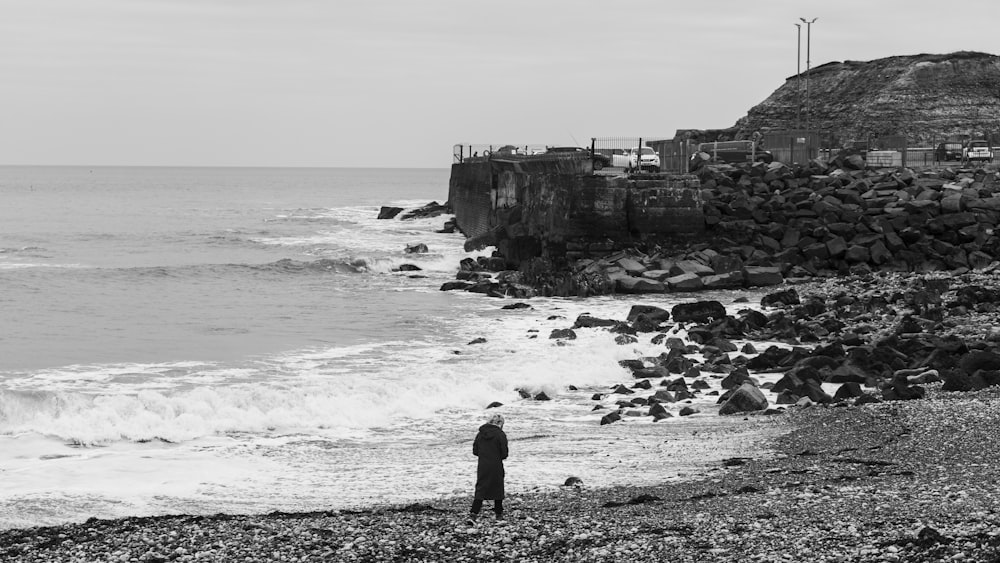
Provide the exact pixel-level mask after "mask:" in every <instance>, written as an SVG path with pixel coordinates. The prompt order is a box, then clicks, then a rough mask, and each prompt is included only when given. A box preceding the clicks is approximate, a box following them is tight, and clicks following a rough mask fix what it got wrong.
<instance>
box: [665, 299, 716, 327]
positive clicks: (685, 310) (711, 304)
mask: <svg viewBox="0 0 1000 563" xmlns="http://www.w3.org/2000/svg"><path fill="white" fill-rule="evenodd" d="M670 315H671V316H672V317H673V318H674V320H675V321H677V322H679V323H687V322H695V323H702V324H704V323H708V322H711V321H712V319H722V318H725V316H726V308H725V307H724V306H723V305H722V303H719V302H718V301H695V302H693V303H678V304H677V305H674V307H673V309H671V311H670Z"/></svg>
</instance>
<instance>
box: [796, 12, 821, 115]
mask: <svg viewBox="0 0 1000 563" xmlns="http://www.w3.org/2000/svg"><path fill="white" fill-rule="evenodd" d="M799 19H800V20H802V23H804V24H806V130H807V131H808V130H809V78H810V76H809V69H810V68H811V64H810V63H811V62H812V60H811V59H812V57H811V56H810V51H811V45H812V24H813V22H815V21H816V20H818V19H819V18H813V19H811V20H807V19H805V18H799ZM799 29H801V28H799Z"/></svg>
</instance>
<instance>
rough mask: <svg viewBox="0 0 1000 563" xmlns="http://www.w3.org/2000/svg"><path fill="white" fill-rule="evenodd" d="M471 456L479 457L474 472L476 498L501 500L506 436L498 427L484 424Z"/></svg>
mask: <svg viewBox="0 0 1000 563" xmlns="http://www.w3.org/2000/svg"><path fill="white" fill-rule="evenodd" d="M472 454H473V455H475V456H477V457H479V468H478V469H477V471H476V498H477V499H482V500H500V499H503V496H504V495H503V477H504V470H503V460H505V459H507V435H506V434H504V432H503V430H501V429H500V428H499V427H498V426H494V425H492V424H484V425H482V426H480V427H479V434H476V440H475V441H474V442H473V443H472Z"/></svg>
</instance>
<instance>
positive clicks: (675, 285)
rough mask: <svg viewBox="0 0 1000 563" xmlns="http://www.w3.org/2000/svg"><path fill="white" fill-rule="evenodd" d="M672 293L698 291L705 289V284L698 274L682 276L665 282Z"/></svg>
mask: <svg viewBox="0 0 1000 563" xmlns="http://www.w3.org/2000/svg"><path fill="white" fill-rule="evenodd" d="M663 282H664V283H665V284H667V287H668V288H670V291H698V290H700V289H703V288H704V287H705V282H704V281H703V280H702V278H701V276H699V275H698V274H681V275H679V276H671V277H669V278H667V279H665V280H663Z"/></svg>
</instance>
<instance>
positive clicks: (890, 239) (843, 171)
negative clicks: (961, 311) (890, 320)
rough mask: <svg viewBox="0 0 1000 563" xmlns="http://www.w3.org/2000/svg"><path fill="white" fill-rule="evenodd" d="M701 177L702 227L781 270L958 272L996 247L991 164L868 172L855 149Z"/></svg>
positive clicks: (998, 214) (999, 205) (706, 171)
mask: <svg viewBox="0 0 1000 563" xmlns="http://www.w3.org/2000/svg"><path fill="white" fill-rule="evenodd" d="M698 174H699V179H700V180H701V185H702V194H703V197H704V200H705V202H706V204H705V208H704V213H705V221H706V225H707V227H708V228H709V229H711V230H712V231H713V232H714V233H716V234H717V235H723V236H726V237H730V238H733V239H734V240H736V241H738V242H739V243H740V244H746V245H750V246H751V247H752V248H753V249H754V252H755V254H752V255H751V261H752V262H756V263H765V264H769V265H775V266H778V267H779V268H780V269H781V272H782V274H784V275H785V276H790V277H806V276H830V275H835V274H840V275H842V274H847V273H866V272H871V271H895V272H932V271H953V272H957V273H962V272H967V271H969V270H973V269H980V268H983V267H985V266H987V265H989V264H990V263H991V262H992V261H993V259H994V257H995V256H997V255H998V253H1000V238H998V237H997V236H996V235H995V234H994V229H995V228H996V225H997V223H998V222H1000V193H998V191H1000V181H998V174H997V173H996V171H995V169H987V168H975V169H951V168H943V169H928V170H924V171H920V172H917V171H914V170H911V169H906V168H900V169H895V170H886V169H871V168H866V167H865V162H864V160H862V158H861V157H860V156H859V155H851V156H846V157H838V158H837V159H835V160H834V161H833V162H831V163H827V162H825V161H823V160H813V161H811V162H810V163H809V164H808V165H806V166H796V167H789V166H787V165H784V164H781V163H771V164H764V163H757V164H754V165H752V166H749V165H748V166H743V167H734V166H725V165H723V166H706V167H703V168H702V169H701V170H699V172H698Z"/></svg>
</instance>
